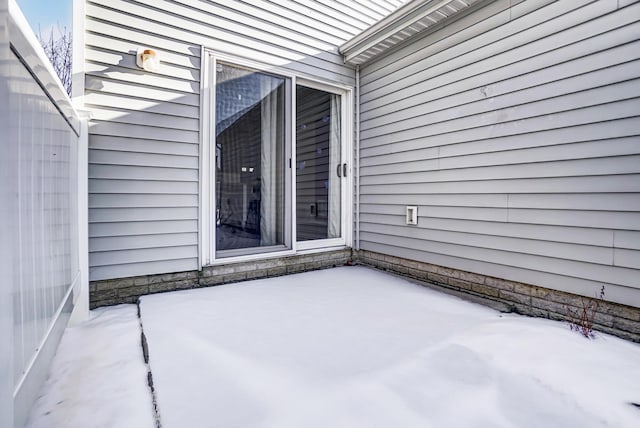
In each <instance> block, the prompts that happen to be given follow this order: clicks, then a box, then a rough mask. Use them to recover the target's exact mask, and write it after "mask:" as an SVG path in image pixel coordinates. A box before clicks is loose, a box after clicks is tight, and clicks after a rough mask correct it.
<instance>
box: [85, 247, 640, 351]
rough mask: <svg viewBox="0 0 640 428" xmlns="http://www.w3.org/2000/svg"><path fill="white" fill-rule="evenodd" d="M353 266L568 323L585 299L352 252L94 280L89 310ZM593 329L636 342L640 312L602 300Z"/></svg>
mask: <svg viewBox="0 0 640 428" xmlns="http://www.w3.org/2000/svg"><path fill="white" fill-rule="evenodd" d="M348 262H353V263H357V264H361V265H365V266H371V267H374V268H377V269H381V270H384V271H387V272H392V273H395V274H399V275H402V276H405V277H408V278H411V279H414V280H417V281H418V282H420V283H422V284H424V285H427V286H431V287H434V286H435V288H436V289H440V290H442V291H446V292H449V293H454V294H458V295H460V296H461V297H466V298H468V299H469V298H470V299H472V300H474V301H476V302H478V303H481V304H485V305H488V306H491V307H494V308H496V309H499V310H501V311H503V312H517V313H519V314H523V315H530V316H534V317H542V318H549V319H552V320H558V321H566V320H567V316H566V313H567V312H566V307H569V308H572V309H574V310H575V309H578V308H582V304H583V301H585V299H588V298H587V297H582V296H578V295H575V294H570V293H565V292H562V291H555V290H550V289H548V288H543V287H538V286H535V285H529V284H523V283H520V282H515V281H507V280H504V279H500V278H494V277H491V276H486V275H480V274H477V273H471V272H465V271H461V270H456V269H451V268H446V267H442V266H437V265H432V264H429V263H423V262H418V261H415V260H408V259H403V258H400V257H394V256H389V255H385V254H380V253H375V252H372V251H366V250H360V251H353V252H352V251H351V250H350V249H344V250H338V251H329V252H321V253H313V254H303V255H295V256H287V257H280V258H272V259H266V260H257V261H250V262H240V263H229V264H224V265H217V266H206V267H204V268H203V269H202V271H190V272H177V273H167V274H159V275H144V276H136V277H132V278H121V279H111V280H104V281H94V282H91V283H90V285H89V288H90V306H91V309H94V308H97V307H100V306H109V305H117V304H120V303H135V302H136V301H137V300H138V298H139V297H140V296H143V295H145V294H153V293H160V292H165V291H175V290H186V289H192V288H200V287H207V286H212V285H220V284H227V283H232V282H238V281H246V280H250V279H258V278H268V277H273V276H280V275H286V274H291V273H299V272H307V271H311V270H316V269H324V268H330V267H336V266H343V265H345V264H347V263H348ZM594 328H595V329H596V330H599V331H602V332H605V333H610V334H613V335H615V336H618V337H621V338H624V339H627V340H631V341H634V342H640V308H635V307H632V306H626V305H621V304H617V303H611V302H606V301H600V302H599V305H598V311H597V313H596V316H595V324H594Z"/></svg>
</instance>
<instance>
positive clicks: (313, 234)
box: [296, 85, 344, 242]
mask: <svg viewBox="0 0 640 428" xmlns="http://www.w3.org/2000/svg"><path fill="white" fill-rule="evenodd" d="M340 110H341V97H340V95H337V94H333V93H330V92H325V91H322V90H318V89H313V88H309V87H305V86H301V85H297V87H296V219H297V220H296V239H297V241H298V242H300V241H311V240H317V239H331V238H339V237H341V236H342V207H341V200H342V177H343V175H344V174H343V171H342V169H343V168H342V166H343V164H342V157H341V134H342V132H341V121H340V115H341V111H340Z"/></svg>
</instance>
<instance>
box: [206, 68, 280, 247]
mask: <svg viewBox="0 0 640 428" xmlns="http://www.w3.org/2000/svg"><path fill="white" fill-rule="evenodd" d="M287 83H288V80H287V79H285V78H282V77H279V76H273V75H270V74H266V73H260V72H256V71H253V70H248V69H244V68H240V67H237V66H232V65H227V64H223V63H218V64H217V66H216V92H215V97H216V98H215V116H216V124H215V133H216V137H215V190H214V192H215V193H214V195H215V207H216V232H215V237H216V254H217V256H233V255H240V254H248V253H253V252H262V251H267V250H269V251H271V250H276V249H278V247H280V248H281V249H282V248H284V246H285V244H286V242H285V241H286V239H285V235H286V226H285V221H286V217H287V216H286V215H285V212H286V207H285V193H286V177H285V164H286V162H285V157H286V153H287V150H286V147H285V144H286V141H287V137H286V123H287V120H286V117H285V116H286V113H285V111H286V108H285V103H286V98H285V96H286V92H287V90H286V86H287ZM287 166H288V165H287Z"/></svg>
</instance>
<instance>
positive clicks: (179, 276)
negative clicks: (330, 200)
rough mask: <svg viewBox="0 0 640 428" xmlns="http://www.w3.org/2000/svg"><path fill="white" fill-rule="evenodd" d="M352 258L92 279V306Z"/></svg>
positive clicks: (341, 255) (342, 255) (333, 255)
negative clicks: (99, 279)
mask: <svg viewBox="0 0 640 428" xmlns="http://www.w3.org/2000/svg"><path fill="white" fill-rule="evenodd" d="M349 261H351V249H344V250H337V251H327V252H321V253H313V254H302V255H295V256H286V257H278V258H271V259H265V260H255V261H250V262H239V263H229V264H223V265H216V266H205V267H203V268H202V270H201V271H188V272H175V273H166V274H157V275H142V276H135V277H129V278H119V279H108V280H103V281H92V282H90V283H89V306H90V308H91V309H95V308H98V307H100V306H111V305H118V304H121V303H136V302H137V301H138V298H139V297H140V296H144V295H145V294H153V293H161V292H165V291H176V290H188V289H191V288H200V287H208V286H211V285H220V284H228V283H232V282H238V281H246V280H249V279H258V278H268V277H273V276H280V275H286V274H290V273H299V272H307V271H311V270H316V269H325V268H330V267H336V266H343V265H345V264H346V263H347V262H349Z"/></svg>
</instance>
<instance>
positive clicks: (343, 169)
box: [342, 163, 347, 177]
mask: <svg viewBox="0 0 640 428" xmlns="http://www.w3.org/2000/svg"><path fill="white" fill-rule="evenodd" d="M342 176H343V177H346V176H347V164H346V163H343V164H342Z"/></svg>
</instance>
